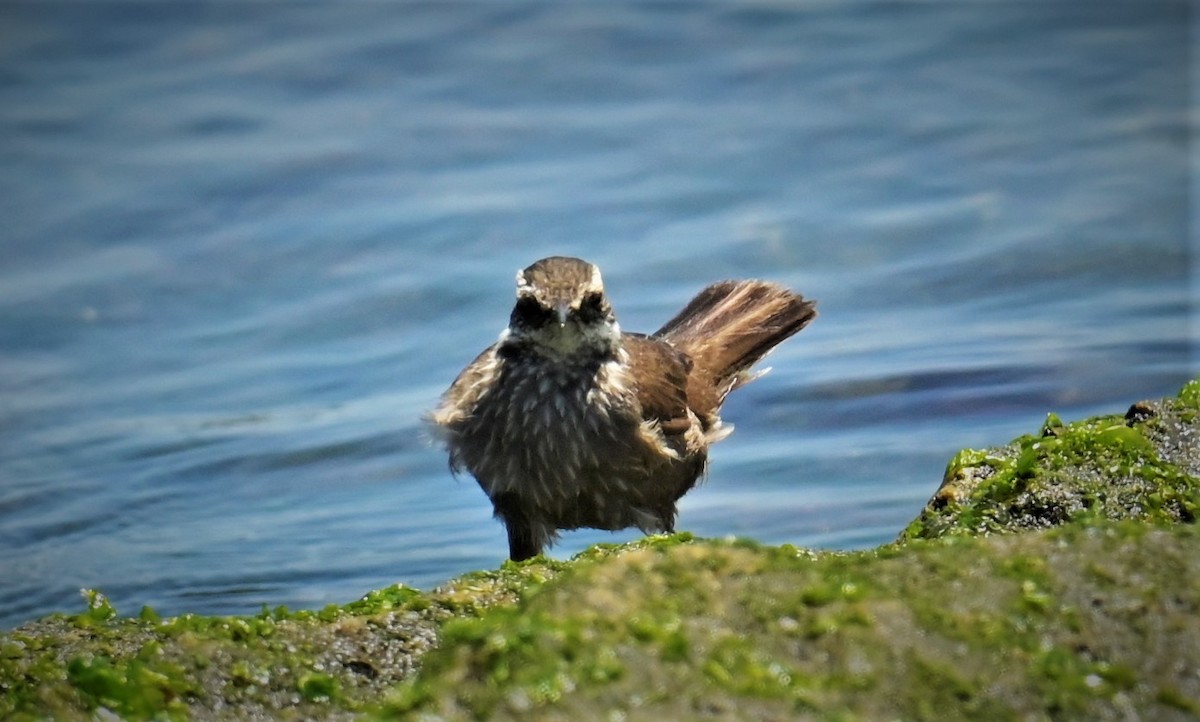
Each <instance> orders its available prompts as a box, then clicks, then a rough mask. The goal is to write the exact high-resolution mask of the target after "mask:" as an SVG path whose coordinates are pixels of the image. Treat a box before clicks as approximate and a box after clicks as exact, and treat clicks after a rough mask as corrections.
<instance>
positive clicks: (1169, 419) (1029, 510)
mask: <svg viewBox="0 0 1200 722" xmlns="http://www.w3.org/2000/svg"><path fill="white" fill-rule="evenodd" d="M1197 404H1200V383H1197V381H1192V382H1189V383H1188V384H1187V385H1186V386H1184V388H1183V389H1182V390H1181V391H1180V393H1179V395H1178V396H1177V397H1176V398H1174V399H1165V400H1163V401H1160V402H1140V403H1138V404H1134V405H1133V407H1131V408H1130V410H1129V412H1128V413H1127V414H1125V415H1124V416H1116V415H1113V416H1099V417H1093V418H1090V419H1084V420H1081V421H1076V422H1073V423H1067V424H1064V423H1063V422H1062V420H1061V419H1059V418H1058V416H1057V415H1055V414H1050V415H1049V416H1048V417H1047V419H1046V422H1045V423H1044V424H1043V425H1042V428H1041V430H1040V432H1039V433H1038V434H1037V435H1027V436H1022V437H1020V438H1019V439H1017V440H1015V441H1014V442H1012V443H1011V444H1009V445H1008V446H1005V447H1001V448H996V449H987V450H974V449H967V450H964V451H961V452H959V453H958V454H957V455H955V457H954V458H953V459H951V461H950V463H949V464H948V465H947V467H946V473H945V476H944V478H943V482H942V486H941V488H940V489H939V490H938V492H937V493H936V494H935V495H934V497H933V498H932V499H931V500H930V503H929V504H928V505H927V506H926V508H925V509H924V511H923V512H922V513H921V516H920V517H919V518H917V519H916V520H914V521H913V522H912V524H910V525H909V526H908V527H907V528H906V529H905V530H904V532H903V533H902V535H901V536H902V538H904V539H916V538H934V537H939V536H945V535H979V534H992V533H1002V532H1008V531H1018V530H1029V529H1039V528H1048V527H1051V526H1055V525H1058V524H1064V523H1069V522H1072V521H1082V522H1086V521H1088V520H1091V519H1141V520H1143V521H1146V522H1150V523H1176V522H1185V523H1189V522H1193V521H1195V519H1196V518H1197V515H1198V514H1200V476H1198V475H1200V463H1198V457H1197V454H1196V449H1195V446H1196V445H1195V444H1194V443H1191V442H1190V441H1189V440H1188V438H1189V437H1190V436H1191V435H1193V434H1196V433H1200V428H1197V415H1196V413H1195V411H1196V410H1197V408H1198V407H1197Z"/></svg>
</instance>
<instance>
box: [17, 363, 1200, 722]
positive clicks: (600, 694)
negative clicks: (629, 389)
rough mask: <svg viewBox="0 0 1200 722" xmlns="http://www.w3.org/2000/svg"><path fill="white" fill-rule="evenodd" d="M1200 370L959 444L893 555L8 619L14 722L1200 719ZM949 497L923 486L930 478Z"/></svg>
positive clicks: (697, 544)
mask: <svg viewBox="0 0 1200 722" xmlns="http://www.w3.org/2000/svg"><path fill="white" fill-rule="evenodd" d="M1198 439H1200V380H1197V381H1193V382H1191V383H1189V384H1187V385H1186V386H1185V387H1184V388H1183V390H1182V391H1181V392H1180V393H1179V395H1178V396H1177V397H1174V398H1170V399H1164V400H1161V401H1152V402H1139V403H1137V404H1134V405H1133V406H1132V407H1131V408H1130V409H1129V411H1128V412H1127V413H1125V414H1123V415H1113V416H1103V417H1096V418H1091V419H1085V420H1082V421H1077V422H1073V423H1064V422H1063V421H1061V420H1059V419H1058V418H1057V417H1056V416H1054V415H1053V414H1052V415H1050V417H1048V419H1047V421H1046V423H1045V424H1044V425H1043V427H1042V428H1041V429H1040V430H1037V432H1036V433H1034V434H1031V435H1029V436H1024V437H1021V438H1019V439H1017V440H1015V441H1013V442H1012V443H1010V444H1008V445H1007V446H1003V447H998V448H994V449H987V450H965V451H963V452H960V453H959V454H958V455H956V456H955V457H954V459H953V460H951V462H950V463H949V465H948V467H947V471H946V476H945V479H944V481H943V483H942V485H941V487H940V488H939V489H938V490H937V492H936V494H934V496H933V498H932V499H931V500H930V502H929V504H928V506H927V507H926V509H925V510H924V511H923V512H922V514H921V515H920V517H919V518H918V519H916V520H914V521H913V523H912V524H910V525H909V526H908V528H906V529H905V530H903V532H902V533H901V534H900V537H899V539H898V540H897V541H896V542H895V543H893V544H888V545H885V546H883V547H880V548H877V549H872V550H867V551H861V552H853V553H833V552H816V551H810V550H804V549H797V548H793V547H790V546H783V547H767V546H762V545H759V544H755V543H753V542H749V541H714V540H698V539H693V538H692V537H690V536H689V535H687V534H678V535H674V536H668V537H651V538H647V539H645V540H642V541H639V542H636V543H633V544H628V545H622V546H598V547H594V548H593V549H591V550H589V551H587V552H585V553H584V554H582V555H580V556H578V557H576V558H574V559H572V560H571V561H568V562H556V561H551V560H545V559H543V558H538V559H535V560H532V561H531V562H527V563H524V564H520V565H515V564H511V563H510V564H506V565H505V566H503V567H502V568H501V569H499V570H497V571H493V572H479V573H475V574H470V575H466V576H464V577H460V578H458V579H455V580H453V581H451V582H449V583H447V584H446V585H444V586H442V587H440V588H438V589H435V590H433V591H431V592H422V591H418V590H415V589H411V588H406V587H391V588H387V589H382V590H378V591H375V592H372V593H370V594H368V595H366V596H365V597H364V598H363V599H361V600H359V601H356V602H353V603H350V604H347V605H344V606H331V607H328V608H326V609H323V610H320V611H300V612H292V611H289V610H287V609H284V608H277V609H273V610H271V609H264V610H263V611H262V613H260V614H258V615H254V616H246V617H202V616H197V615H183V616H180V617H174V618H165V619H164V618H159V616H158V615H157V614H156V613H155V612H154V611H153V610H151V609H143V610H142V611H141V613H140V614H138V615H137V616H134V617H123V616H121V615H119V614H118V613H117V611H116V610H114V609H113V608H112V606H111V605H109V603H108V602H107V600H105V598H104V596H103V595H102V594H101V593H99V592H95V591H89V592H86V593H85V602H86V603H85V609H84V611H82V612H81V613H79V614H76V615H53V616H50V617H46V618H44V619H40V620H37V621H34V622H31V623H29V624H26V625H24V626H22V627H20V628H18V629H16V630H13V631H11V632H5V633H3V634H0V719H5V720H41V719H53V720H95V719H103V720H108V719H129V720H143V719H172V720H173V719H179V720H183V719H194V720H256V719H261V720H300V719H322V720H337V719H422V720H436V719H521V720H528V719H544V720H580V719H589V720H590V719H598V720H614V721H621V720H662V719H714V720H743V719H745V720H751V719H753V720H771V719H778V720H795V719H822V720H825V719H847V720H850V719H867V720H869V719H906V720H916V719H930V720H933V719H937V720H942V719H988V720H990V719H996V720H1008V719H1089V720H1093V719H1095V720H1124V719H1155V720H1193V719H1200V527H1198V526H1197V525H1196V523H1195V521H1196V518H1197V516H1198V515H1200V443H1197V441H1198ZM931 486H932V485H931Z"/></svg>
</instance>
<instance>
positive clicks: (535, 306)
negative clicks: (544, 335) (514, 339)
mask: <svg viewBox="0 0 1200 722" xmlns="http://www.w3.org/2000/svg"><path fill="white" fill-rule="evenodd" d="M553 315H554V313H553V312H552V311H551V310H550V309H548V308H546V307H545V306H543V305H542V304H540V303H538V301H537V299H536V298H533V297H532V296H523V297H521V298H519V299H517V305H516V306H514V307H513V312H512V317H511V318H510V319H509V322H510V323H511V324H512V325H514V326H526V327H529V328H537V327H538V326H543V325H545V324H546V323H549V321H550V318H551V316H553Z"/></svg>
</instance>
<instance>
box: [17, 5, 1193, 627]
mask: <svg viewBox="0 0 1200 722" xmlns="http://www.w3.org/2000/svg"><path fill="white" fill-rule="evenodd" d="M1194 22H1195V21H1194V19H1193V18H1192V17H1191V5H1190V4H1189V3H1188V2H1185V1H1180V2H1168V1H1161V2H1148V3H1082V2H1060V3H954V4H952V3H844V4H843V3H824V2H803V1H799V2H794V3H785V2H761V3H756V2H750V3H739V4H734V3H716V4H699V3H697V4H691V3H658V4H598V3H597V4H573V3H572V4H549V3H544V4H543V3H537V4H531V3H522V2H503V3H489V4H484V3H429V4H393V3H356V4H349V5H345V4H309V3H299V4H284V5H280V4H260V3H186V4H185V3H161V4H154V3H125V4H109V3H98V4H81V3H72V2H63V3H53V2H51V3H40V2H39V3H32V2H31V3H20V2H6V3H4V4H3V5H0V28H2V29H0V158H2V159H3V162H2V163H0V214H2V218H3V221H2V223H0V579H3V582H0V626H12V625H15V624H18V623H20V622H21V621H24V620H27V619H30V618H33V617H35V616H38V615H42V614H45V613H48V612H50V611H53V610H71V611H73V610H78V609H81V608H82V602H81V600H80V599H79V597H78V589H79V588H80V587H98V588H100V589H102V590H103V591H104V592H106V593H107V594H108V595H109V596H110V597H111V599H112V600H113V601H114V603H115V604H116V605H117V607H118V609H119V610H120V611H121V612H123V613H125V614H136V613H137V612H138V610H139V608H140V606H141V605H143V604H149V605H152V606H154V607H155V608H156V609H157V610H159V611H160V612H161V613H163V614H177V613H181V612H184V611H193V612H203V613H255V612H257V611H258V610H259V609H260V608H261V606H262V605H263V604H267V605H270V606H272V607H273V606H275V605H278V604H286V605H289V606H290V607H292V608H313V607H319V606H322V605H324V604H327V603H331V602H342V603H344V602H348V601H351V600H353V599H355V598H357V597H358V596H360V595H361V594H363V593H364V592H366V591H368V590H370V589H373V588H379V587H382V586H386V585H389V584H392V583H394V582H403V583H406V584H411V585H415V586H419V587H423V588H428V587H431V586H433V585H436V584H438V583H439V582H442V581H444V580H446V579H449V578H450V577H453V576H455V575H457V574H460V573H462V572H465V571H468V570H474V569H481V568H494V567H495V566H496V565H498V564H499V563H500V562H501V560H502V559H503V558H504V556H505V551H506V547H505V537H504V532H503V529H502V527H501V526H500V524H499V523H497V522H495V521H493V520H492V519H491V509H490V506H489V504H488V502H487V499H486V498H485V497H484V495H483V493H482V492H481V491H480V490H479V489H478V487H477V486H476V484H475V482H474V480H473V479H471V478H470V477H469V476H463V477H462V478H459V479H458V480H457V481H456V480H455V479H454V478H453V477H452V476H451V475H450V473H449V472H448V470H447V466H446V458H445V455H444V453H443V452H442V451H441V450H439V449H436V448H434V447H432V446H431V445H430V443H429V442H428V440H427V438H426V435H425V433H424V431H423V428H422V423H421V420H420V416H421V414H422V413H423V412H424V411H425V410H426V409H428V408H430V407H431V406H433V405H434V404H435V403H436V401H437V397H438V395H439V394H440V393H441V391H442V390H443V389H444V388H445V387H446V386H447V385H448V384H449V383H450V381H451V380H452V379H453V378H454V376H455V374H456V373H457V372H458V370H459V369H460V368H461V367H462V366H463V365H465V364H466V363H467V362H468V361H470V360H471V359H472V358H473V357H474V356H475V354H476V353H477V352H478V351H479V350H480V349H482V348H483V347H484V346H486V345H487V344H489V343H491V342H492V341H493V340H494V339H495V337H496V336H497V334H498V333H499V332H500V330H501V328H502V327H503V326H504V325H505V323H506V321H507V317H508V312H509V310H510V307H511V299H512V294H513V279H514V274H515V272H516V270H517V269H518V268H521V267H523V266H525V265H527V264H529V263H530V262H532V261H534V260H536V259H538V258H540V257H542V256H545V255H550V254H568V255H578V256H582V257H584V258H586V259H588V260H590V261H593V262H595V263H597V264H598V265H600V267H601V268H602V269H603V271H604V275H605V280H606V283H607V286H608V288H609V291H610V295H611V297H612V300H613V303H614V306H615V308H616V309H617V313H618V316H619V318H620V321H621V324H622V326H623V327H624V328H625V329H627V330H638V331H651V330H653V329H654V328H656V327H657V326H658V324H660V323H662V322H663V321H664V320H666V319H667V318H668V317H670V316H671V315H672V314H673V313H674V312H675V311H677V310H678V309H679V308H680V307H681V306H682V305H683V304H684V303H686V302H687V300H688V299H689V298H690V297H691V295H692V294H693V293H695V292H696V291H698V290H699V289H700V288H701V287H702V286H703V285H705V284H707V283H709V282H711V281H714V280H718V279H722V278H746V277H758V278H766V279H771V280H774V281H778V282H781V283H784V284H787V285H789V286H792V287H794V288H796V289H798V290H800V291H802V292H803V293H804V294H805V295H808V296H811V297H814V298H816V299H818V300H819V302H820V310H821V317H820V318H819V319H818V320H817V321H816V322H815V323H814V324H813V325H812V326H810V327H809V328H808V329H806V330H805V331H804V332H803V333H801V334H800V335H799V336H797V337H795V338H794V339H792V340H791V341H789V342H787V343H786V344H784V345H783V346H782V347H780V348H779V349H778V350H777V351H776V353H774V354H773V355H772V356H771V357H770V358H769V359H768V363H769V365H770V366H772V367H774V370H773V371H772V372H771V373H770V374H769V375H768V376H766V377H765V378H763V379H761V380H760V381H758V382H756V383H755V384H753V385H751V386H749V387H747V388H745V389H743V390H742V391H740V392H738V393H737V394H735V395H734V396H732V397H731V398H730V401H729V403H728V405H727V406H726V411H725V418H726V419H727V420H728V421H730V422H732V423H733V424H735V425H736V427H737V432H736V433H735V434H734V435H733V436H732V437H731V438H729V439H728V440H727V441H725V442H723V443H722V444H721V445H720V446H718V447H716V448H715V449H714V452H713V455H712V464H711V468H710V473H709V478H708V480H707V481H706V482H705V483H704V485H702V486H701V487H699V488H698V489H696V490H695V491H693V492H692V493H691V494H689V495H688V496H687V497H685V499H684V500H683V502H682V504H681V513H680V520H679V528H680V529H683V530H689V531H692V532H694V533H695V534H697V535H701V536H726V535H740V536H747V537H752V538H754V539H757V540H760V541H763V542H767V543H772V544H777V543H783V542H789V543H792V544H796V545H801V546H810V547H816V548H821V549H858V548H866V547H871V546H874V545H878V544H881V543H884V542H887V541H889V540H891V539H893V538H894V537H895V536H896V534H897V533H898V532H899V531H900V530H901V529H902V528H903V527H904V526H905V525H906V524H907V523H908V522H909V521H910V520H911V519H912V518H913V517H914V516H915V515H916V514H917V513H918V512H919V510H920V508H921V506H922V505H923V504H924V502H925V501H926V499H928V498H929V496H930V495H931V494H932V493H933V491H934V490H935V489H936V487H937V485H938V483H939V482H940V479H941V475H942V471H943V469H944V466H945V463H946V461H947V460H948V459H949V457H950V456H951V455H952V454H953V453H954V452H955V451H956V450H958V449H960V448H963V447H980V446H988V445H994V444H1001V443H1004V442H1007V441H1008V440H1009V439H1011V438H1012V437H1014V436H1017V435H1019V434H1022V433H1027V432H1033V431H1036V429H1037V428H1038V426H1039V425H1040V423H1041V422H1042V420H1043V419H1044V418H1045V415H1046V413H1047V412H1048V411H1055V412H1057V413H1059V414H1061V415H1062V416H1063V417H1064V419H1068V420H1070V419H1074V418H1078V417H1081V416H1084V415H1087V414H1093V413H1100V412H1105V413H1119V412H1123V411H1124V410H1125V408H1126V407H1127V405H1128V404H1129V403H1130V402H1132V401H1136V400H1138V399H1141V398H1147V397H1157V396H1162V395H1166V394H1172V393H1175V392H1176V391H1177V390H1178V388H1179V387H1180V386H1181V385H1182V384H1183V383H1184V382H1185V381H1186V380H1187V379H1188V378H1189V377H1190V376H1191V375H1192V374H1194V373H1195V372H1196V362H1195V357H1194V356H1193V355H1192V350H1193V346H1194V340H1193V339H1194V338H1195V333H1194V329H1193V327H1192V320H1191V313H1190V308H1191V305H1192V303H1193V301H1194V299H1195V293H1194V291H1193V290H1192V289H1191V286H1190V283H1189V277H1190V272H1191V267H1192V263H1193V256H1192V254H1191V252H1190V250H1191V249H1190V246H1191V243H1192V242H1193V241H1194V238H1193V236H1192V234H1193V232H1194V227H1192V226H1190V225H1189V224H1190V218H1189V175H1190V173H1189V171H1190V168H1191V167H1192V163H1191V161H1190V160H1189V144H1188V143H1189V140H1188V139H1189V123H1190V122H1193V121H1192V120H1191V119H1190V118H1194V116H1189V113H1191V112H1193V111H1192V109H1191V107H1190V105H1189V95H1190V92H1191V91H1192V90H1193V89H1192V88H1190V87H1189V50H1190V49H1191V48H1194V47H1195V44H1196V43H1195V42H1194V39H1195V25H1194V24H1193V23H1194ZM1189 36H1191V37H1189ZM1189 43H1190V45H1189ZM1192 152H1194V151H1192ZM637 536H638V535H637V533H636V532H631V533H623V534H610V533H608V532H597V531H581V532H574V533H568V534H566V535H565V536H564V539H563V542H562V543H561V544H560V545H559V546H557V547H556V548H555V549H554V550H553V554H554V555H555V556H557V557H560V558H564V557H567V556H569V555H570V554H572V553H574V552H576V551H578V550H580V549H582V548H584V547H585V546H587V545H589V544H592V543H595V542H599V541H623V540H627V539H632V538H636V537H637Z"/></svg>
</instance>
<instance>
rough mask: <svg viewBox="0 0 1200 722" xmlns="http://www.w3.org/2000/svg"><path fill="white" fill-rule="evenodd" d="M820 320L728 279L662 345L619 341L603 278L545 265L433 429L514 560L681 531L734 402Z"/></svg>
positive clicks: (810, 308)
mask: <svg viewBox="0 0 1200 722" xmlns="http://www.w3.org/2000/svg"><path fill="white" fill-rule="evenodd" d="M815 316H816V310H815V307H814V303H813V302H812V301H808V300H805V299H804V298H803V297H802V296H800V295H799V294H796V293H793V292H792V291H789V290H788V289H786V288H784V287H782V286H779V285H776V284H773V283H767V282H765V281H723V282H720V283H715V284H713V285H711V286H709V287H707V288H705V289H704V290H703V291H701V292H700V293H699V294H698V295H697V296H696V297H695V298H694V299H692V301H691V302H690V303H689V304H688V305H687V306H685V307H684V309H683V310H682V311H680V312H679V313H678V314H677V315H676V316H675V317H674V318H672V319H671V320H670V321H668V322H667V323H666V324H664V325H663V327H662V328H660V329H659V330H658V331H656V332H655V333H654V334H652V335H649V336H646V335H642V334H636V333H624V332H622V331H621V330H620V328H619V326H618V325H617V322H616V318H615V316H614V315H613V312H612V308H611V307H610V306H609V304H608V300H607V298H606V297H605V295H604V287H603V283H602V282H601V279H600V272H599V269H597V268H596V267H595V266H593V265H592V264H590V263H587V262H586V261H582V260H579V259H577V258H567V257H562V256H553V257H550V258H545V259H542V260H540V261H538V262H537V263H534V264H533V265H531V266H529V267H528V268H526V269H525V270H523V271H521V272H520V273H518V274H517V303H516V306H515V307H514V308H513V312H512V316H511V318H510V321H509V326H508V328H506V329H505V330H504V332H503V333H502V334H501V336H500V340H499V341H497V342H496V343H495V344H493V345H492V346H490V347H488V348H487V349H485V350H484V351H483V353H481V354H480V355H479V356H478V357H476V359H475V360H474V361H473V362H472V363H471V364H470V365H468V366H467V367H466V368H465V369H463V371H462V373H460V374H459V376H458V378H456V379H455V380H454V383H453V384H451V386H450V388H449V389H448V390H447V391H446V393H445V394H444V395H443V396H442V401H441V404H440V405H439V406H438V407H437V408H436V409H434V410H433V412H431V414H430V420H431V422H432V423H433V424H434V427H435V429H436V430H437V431H438V432H439V434H440V436H441V437H442V439H443V441H444V442H445V444H446V447H447V449H448V450H449V452H450V465H451V468H452V469H454V470H455V471H458V470H461V469H464V468H465V469H467V470H469V471H470V472H471V473H472V474H473V475H474V476H475V478H476V479H477V480H478V481H479V485H480V486H481V487H482V488H483V490H484V491H485V492H486V493H487V495H488V497H489V498H490V499H491V500H492V504H493V507H494V509H495V512H496V516H498V517H499V518H500V519H501V520H503V521H504V524H505V527H506V528H507V530H508V541H509V555H510V556H511V557H512V558H513V559H517V560H520V559H526V558H528V557H531V556H534V555H536V554H538V553H540V552H541V551H542V550H543V549H544V548H545V546H546V545H547V544H549V543H551V542H552V541H553V540H554V539H555V538H556V536H557V533H558V531H559V530H561V529H577V528H581V527H593V528H598V529H613V530H615V529H623V528H626V527H630V526H636V527H638V528H639V529H641V530H642V531H644V532H646V533H650V532H655V531H673V530H674V526H675V515H676V510H675V503H676V501H678V499H679V498H680V497H681V496H683V495H684V494H685V493H686V492H687V491H688V490H689V489H691V488H692V487H693V486H694V485H695V483H696V480H697V479H698V478H699V477H700V475H701V474H702V473H703V471H704V467H705V464H706V461H707V457H708V446H709V445H710V444H712V443H714V442H716V441H719V440H720V439H722V438H724V437H725V436H727V435H728V434H729V432H730V431H731V430H732V429H731V428H730V427H729V426H723V425H722V423H721V419H720V416H719V412H720V408H721V404H722V403H723V402H724V401H725V397H726V396H727V395H728V394H729V392H730V391H732V390H733V389H735V388H738V387H739V386H741V385H743V384H745V383H747V382H749V381H750V380H752V379H753V378H755V377H756V376H755V375H754V374H752V373H751V372H750V371H749V369H750V367H751V366H753V365H754V363H755V362H757V361H758V360H759V359H761V358H762V357H763V356H764V355H766V354H767V353H768V352H769V351H770V350H771V349H772V348H774V347H775V346H776V345H777V344H779V343H780V342H781V341H783V340H784V339H786V338H788V337H789V336H791V335H792V334H794V333H796V332H797V331H799V330H800V329H802V328H804V326H806V325H807V324H808V323H809V322H810V321H811V320H812V319H813V318H814V317H815Z"/></svg>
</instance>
